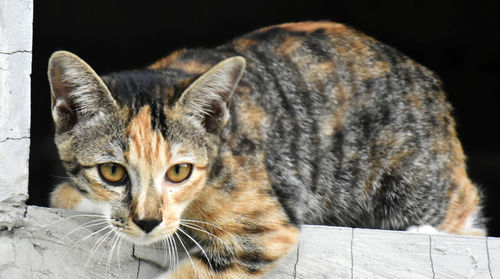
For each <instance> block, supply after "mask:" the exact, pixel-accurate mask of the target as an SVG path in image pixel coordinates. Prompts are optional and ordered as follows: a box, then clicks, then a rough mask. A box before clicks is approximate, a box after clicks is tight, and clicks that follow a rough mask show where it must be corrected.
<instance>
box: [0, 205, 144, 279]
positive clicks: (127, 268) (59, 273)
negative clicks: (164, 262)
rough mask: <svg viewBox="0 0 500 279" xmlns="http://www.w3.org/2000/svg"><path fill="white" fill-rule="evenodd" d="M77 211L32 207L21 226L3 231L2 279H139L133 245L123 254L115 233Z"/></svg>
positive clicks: (123, 246) (0, 237)
mask: <svg viewBox="0 0 500 279" xmlns="http://www.w3.org/2000/svg"><path fill="white" fill-rule="evenodd" d="M78 215H80V213H76V212H70V211H61V210H55V209H46V208H38V207H28V209H27V214H26V217H25V218H24V222H23V224H22V226H21V227H18V228H16V229H14V230H12V231H8V230H3V231H0V243H1V245H0V258H1V259H2V263H1V264H0V278H10V279H12V278H124V279H127V278H131V279H132V278H136V274H137V270H138V264H139V260H138V259H135V258H133V257H132V245H131V244H129V243H127V242H122V243H121V245H120V246H119V248H120V253H118V250H117V249H118V246H117V245H118V242H117V241H116V238H113V237H112V233H110V234H109V235H108V236H109V237H107V238H104V235H105V234H101V233H95V234H94V231H93V230H92V229H97V228H98V226H95V227H91V226H90V225H91V224H96V223H97V222H96V221H95V220H96V219H90V218H88V217H84V216H82V217H77V216H78ZM89 222H92V223H89ZM105 231H106V230H103V231H101V232H105ZM100 240H103V241H102V243H101V241H100ZM113 247H114V248H113Z"/></svg>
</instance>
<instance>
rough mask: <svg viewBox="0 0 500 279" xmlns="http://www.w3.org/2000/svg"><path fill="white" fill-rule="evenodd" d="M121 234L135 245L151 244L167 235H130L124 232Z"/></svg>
mask: <svg viewBox="0 0 500 279" xmlns="http://www.w3.org/2000/svg"><path fill="white" fill-rule="evenodd" d="M121 235H122V236H123V237H124V238H125V239H126V240H128V241H129V242H131V243H133V244H135V245H140V246H147V245H152V244H154V243H156V242H160V241H162V240H163V239H165V238H167V237H169V236H167V235H164V236H158V235H142V236H131V235H127V234H125V233H121Z"/></svg>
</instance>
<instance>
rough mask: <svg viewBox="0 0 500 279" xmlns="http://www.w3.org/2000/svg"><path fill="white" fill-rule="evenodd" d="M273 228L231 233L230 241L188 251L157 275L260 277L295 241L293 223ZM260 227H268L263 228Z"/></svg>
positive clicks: (174, 278)
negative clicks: (248, 233) (188, 255)
mask: <svg viewBox="0 0 500 279" xmlns="http://www.w3.org/2000/svg"><path fill="white" fill-rule="evenodd" d="M274 226H277V227H280V228H274V229H276V230H274V231H268V232H265V233H259V235H258V236H256V235H252V236H245V235H239V236H234V235H232V236H231V237H232V239H227V242H231V245H221V246H219V247H217V248H214V247H212V248H208V249H207V248H205V250H206V253H201V252H198V253H194V254H191V258H186V259H184V260H183V261H182V262H181V263H180V265H179V267H178V268H177V269H174V270H172V271H170V272H168V273H166V274H163V275H161V276H160V277H158V278H161V279H177V278H178V279H181V278H182V279H195V278H200V279H205V278H206V279H209V278H210V279H212V278H213V279H242V278H260V277H262V276H263V275H264V274H265V273H266V272H267V271H269V270H270V269H272V268H273V267H275V266H276V264H277V263H278V262H279V260H280V259H282V258H283V257H285V256H286V255H287V254H288V253H289V252H290V250H291V249H292V248H293V247H294V246H295V245H296V244H297V241H298V235H299V230H298V228H297V227H295V226H293V225H277V224H274ZM263 229H269V227H267V228H263ZM224 242H226V240H224Z"/></svg>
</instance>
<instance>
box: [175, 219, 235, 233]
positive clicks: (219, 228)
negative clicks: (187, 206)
mask: <svg viewBox="0 0 500 279" xmlns="http://www.w3.org/2000/svg"><path fill="white" fill-rule="evenodd" d="M179 221H181V222H183V223H200V224H205V225H209V226H212V227H215V228H216V229H218V230H221V231H225V230H224V229H223V228H221V227H219V226H217V225H215V224H212V223H210V222H206V221H201V220H193V219H179Z"/></svg>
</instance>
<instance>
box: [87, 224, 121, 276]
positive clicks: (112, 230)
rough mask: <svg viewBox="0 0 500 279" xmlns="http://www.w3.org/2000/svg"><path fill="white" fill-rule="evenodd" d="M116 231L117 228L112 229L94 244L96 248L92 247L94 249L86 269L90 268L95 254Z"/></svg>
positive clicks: (91, 251)
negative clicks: (89, 265)
mask: <svg viewBox="0 0 500 279" xmlns="http://www.w3.org/2000/svg"><path fill="white" fill-rule="evenodd" d="M115 230H116V229H115V228H113V227H112V228H111V230H110V231H109V232H107V233H105V234H104V235H103V236H101V237H100V238H99V239H98V240H97V242H96V243H95V244H94V246H93V247H92V249H91V250H90V254H89V256H88V258H87V262H86V263H85V265H84V266H85V269H86V268H87V267H88V264H89V263H90V261H91V259H92V258H93V257H94V254H95V253H96V252H97V250H98V249H99V247H101V245H102V244H103V243H104V241H105V240H106V239H107V238H108V236H109V235H110V234H111V233H112V232H114V231H115Z"/></svg>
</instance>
